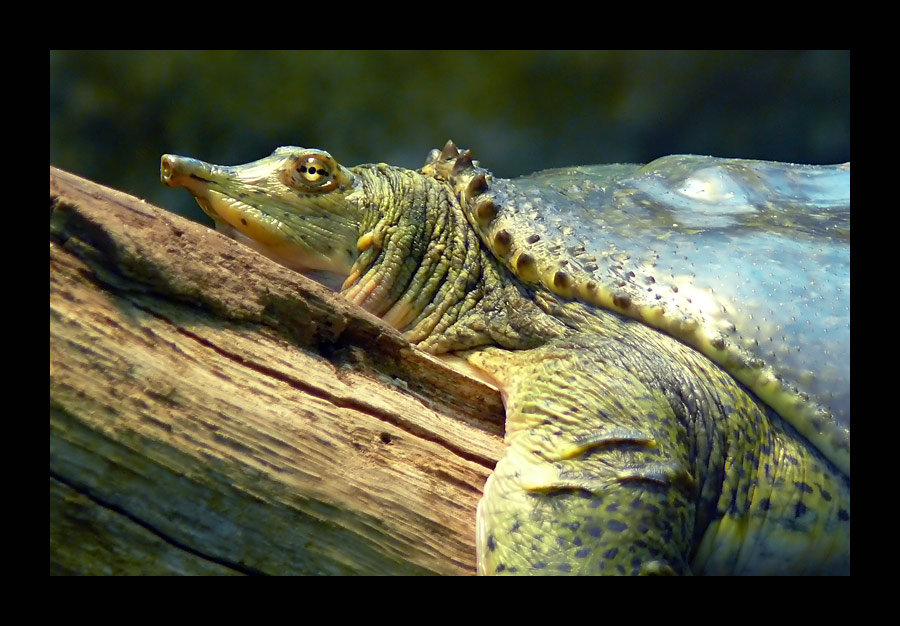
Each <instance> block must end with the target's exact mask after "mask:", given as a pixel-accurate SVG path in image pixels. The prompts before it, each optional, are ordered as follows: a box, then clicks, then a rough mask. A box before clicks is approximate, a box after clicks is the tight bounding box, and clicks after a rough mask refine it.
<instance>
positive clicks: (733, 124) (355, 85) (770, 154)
mask: <svg viewBox="0 0 900 626" xmlns="http://www.w3.org/2000/svg"><path fill="white" fill-rule="evenodd" d="M448 138H452V139H453V140H454V141H455V142H456V143H457V145H459V146H461V147H468V148H471V149H472V151H473V154H474V156H475V158H476V159H479V160H480V161H481V163H482V165H484V166H485V167H487V168H488V169H491V170H493V171H494V173H495V174H497V175H499V176H516V175H519V174H526V173H529V172H532V171H535V170H539V169H544V168H548V167H560V166H564V165H573V164H582V165H583V164H590V163H611V162H624V161H631V162H647V161H650V160H653V159H654V158H656V157H659V156H662V155H666V154H674V153H694V154H711V155H715V156H733V157H742V158H756V159H769V160H778V161H792V162H800V163H837V162H843V161H848V160H850V53H849V52H827V51H826V52H819V51H812V52H810V51H789V52H577V51H564V52H457V51H450V52H397V51H375V52H365V51H353V52H326V51H305V52H276V51H264V52H222V51H216V52H192V51H158V52H131V51H128V52H62V51H61V52H51V53H50V163H51V164H53V165H56V166H59V167H61V168H63V169H66V170H69V171H72V172H75V173H77V174H80V175H82V176H85V177H87V178H90V179H93V180H96V181H98V182H102V183H104V184H107V185H110V186H113V187H116V188H119V189H122V190H124V191H128V192H130V193H133V194H135V195H138V196H140V197H143V198H146V199H147V200H148V201H150V202H153V203H154V204H158V205H161V206H164V207H168V208H171V209H173V210H177V211H179V212H182V213H189V214H190V215H191V216H192V217H194V218H197V219H200V216H201V215H202V214H201V213H200V212H199V209H198V208H197V207H196V205H194V204H193V200H192V199H191V198H190V196H189V194H188V193H187V192H185V191H184V190H172V189H167V188H165V187H163V186H162V185H161V184H160V183H159V158H160V155H162V154H163V153H165V152H171V153H175V154H182V155H188V156H193V157H196V158H199V159H203V160H205V161H210V162H213V163H219V164H227V165H233V164H238V163H245V162H247V161H252V160H254V159H257V158H260V157H262V156H265V155H267V154H269V153H270V152H271V151H272V150H273V149H274V148H275V147H277V146H281V145H298V146H304V147H316V148H322V149H325V150H328V151H329V152H330V153H331V154H332V155H334V156H335V157H336V158H337V159H338V160H339V161H341V162H342V163H343V164H345V165H355V164H357V163H363V162H378V161H383V162H387V163H392V164H394V165H401V166H405V167H410V168H417V167H420V166H421V165H422V162H423V160H424V157H425V154H426V153H427V152H428V150H429V149H430V148H433V147H440V146H441V145H443V143H444V142H445V141H446V140H447V139H448ZM202 219H204V220H205V218H202Z"/></svg>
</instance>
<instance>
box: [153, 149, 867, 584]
mask: <svg viewBox="0 0 900 626" xmlns="http://www.w3.org/2000/svg"><path fill="white" fill-rule="evenodd" d="M460 163H461V165H459V164H460ZM470 166H471V161H470V159H469V158H468V157H467V155H466V154H463V155H462V157H461V156H460V154H459V153H458V151H456V149H455V147H452V145H449V144H448V147H446V148H445V149H444V151H443V152H437V153H433V154H432V155H431V157H430V160H429V163H428V164H426V167H425V168H424V170H423V171H422V172H415V171H410V170H404V169H401V168H396V167H392V166H389V165H385V164H378V165H361V166H357V167H355V168H352V169H347V168H344V167H342V166H341V165H339V164H338V163H337V162H336V161H335V160H334V159H333V158H332V157H331V156H330V155H329V154H328V153H326V152H323V151H321V150H306V149H302V148H290V147H289V148H280V149H278V150H276V151H275V152H274V153H273V154H272V156H270V157H268V158H266V159H262V160H260V161H257V162H254V163H250V164H247V165H245V166H239V167H233V168H230V167H219V166H212V165H209V164H206V163H203V162H200V161H196V160H193V159H187V158H183V157H175V156H169V155H166V156H164V157H163V160H162V178H163V181H164V182H165V183H166V184H168V185H170V186H184V187H186V188H188V189H189V190H190V191H191V193H193V194H194V195H195V197H197V200H198V202H199V203H200V205H201V207H203V208H204V210H205V211H206V212H207V213H208V214H209V215H210V216H211V217H212V218H213V219H214V220H215V222H216V225H217V228H218V229H219V230H221V231H223V232H225V233H227V234H229V235H230V236H233V237H235V238H237V239H239V240H241V241H244V242H246V243H248V244H249V245H252V246H253V247H255V248H256V249H258V250H260V251H261V252H263V253H264V254H266V255H268V256H271V257H272V258H275V259H277V260H279V261H280V262H282V263H284V264H286V265H288V266H289V267H293V268H295V269H298V270H301V271H306V272H310V271H312V272H315V273H317V274H318V273H321V272H326V273H333V274H338V275H340V276H342V277H346V280H345V281H344V283H343V285H342V288H341V292H342V293H343V294H344V295H345V296H346V297H347V298H348V299H349V300H351V301H352V302H355V303H357V304H359V305H360V306H363V307H364V308H366V309H367V310H369V311H372V312H373V313H375V314H377V315H379V316H381V317H382V318H383V319H385V320H386V321H388V322H389V323H390V324H392V325H393V326H395V327H396V328H398V329H399V330H401V331H402V332H404V333H405V335H406V336H407V337H408V338H409V340H410V341H412V342H413V343H415V344H417V345H418V346H419V347H420V348H422V349H424V350H427V351H429V352H431V353H434V354H438V355H442V354H453V355H456V356H460V357H462V358H463V359H465V360H466V361H467V362H468V364H469V366H470V367H472V368H474V369H475V370H477V371H478V372H480V373H481V375H483V376H485V377H487V378H489V379H491V380H493V381H494V382H496V384H497V385H498V387H499V388H500V389H501V391H502V393H503V397H504V402H505V405H506V410H507V427H506V442H507V446H508V449H507V452H506V455H505V456H504V457H503V458H502V459H501V461H500V462H499V463H498V465H497V468H496V470H495V472H494V473H493V474H492V476H491V477H490V479H489V480H488V482H487V484H486V486H485V496H484V498H483V499H482V502H481V504H480V505H479V512H478V520H477V539H478V541H477V544H478V563H477V566H478V570H479V572H480V573H486V574H688V573H703V574H748V573H779V574H781V573H788V574H790V573H795V574H796V573H849V568H850V564H849V559H850V545H849V536H850V520H849V516H850V481H849V474H848V473H845V472H842V471H841V470H839V469H838V468H837V467H836V466H835V465H834V464H833V463H832V462H831V461H829V460H828V459H827V458H826V456H825V455H823V454H822V453H821V452H820V451H819V450H818V449H817V448H816V447H815V446H814V445H813V444H811V443H810V442H809V441H808V440H807V439H806V438H805V437H803V436H801V435H799V434H798V433H797V431H796V430H795V429H794V428H793V427H792V426H791V425H790V424H789V423H787V422H786V421H785V420H783V419H781V417H780V416H779V415H778V414H776V412H775V411H774V410H773V409H772V408H771V407H770V406H769V405H767V404H765V403H763V402H762V401H761V400H760V399H759V398H758V397H757V396H756V395H754V394H752V393H750V392H749V391H748V389H747V388H746V387H744V386H743V385H742V384H741V383H739V382H737V381H736V380H735V378H734V377H733V376H732V375H731V374H730V373H729V372H726V371H725V370H724V369H723V368H722V366H720V365H717V364H716V363H714V362H713V361H711V360H710V359H709V358H707V356H704V355H703V354H701V353H700V352H698V350H697V349H695V348H693V347H689V346H688V345H686V344H685V343H683V341H684V339H683V338H681V337H679V338H680V339H682V341H678V340H676V339H674V338H672V337H670V336H669V335H667V334H663V333H661V332H659V330H656V329H654V328H652V327H651V326H649V325H648V324H647V323H645V322H643V321H641V320H638V319H631V318H629V317H628V316H627V315H626V316H623V315H622V314H621V313H622V312H621V311H618V312H616V311H615V310H613V311H610V310H606V309H605V308H603V307H601V306H598V305H596V304H592V303H590V302H584V301H583V299H580V298H578V297H576V296H577V295H578V294H576V293H567V289H568V287H569V286H570V285H569V284H568V283H567V282H566V280H565V279H566V278H567V277H568V276H563V279H562V280H559V276H558V275H557V276H554V278H556V279H557V283H561V284H557V287H559V288H558V289H548V288H545V287H542V286H541V284H540V280H539V279H540V277H541V269H540V267H539V265H540V262H541V261H542V259H543V258H542V257H540V256H538V258H537V259H536V261H537V262H536V263H535V267H534V272H533V273H532V274H531V275H529V271H528V270H529V267H528V263H527V262H526V263H520V264H519V265H513V266H512V267H510V264H509V258H507V259H503V254H498V252H497V250H496V248H497V246H498V245H499V246H500V247H501V250H500V251H499V252H501V253H503V252H505V253H507V256H509V253H510V251H511V249H512V245H511V242H510V241H507V240H506V239H505V238H504V236H503V235H499V240H498V231H497V230H496V229H494V230H493V231H490V232H489V233H487V234H486V233H485V232H481V231H483V230H490V225H491V223H492V220H493V219H494V218H495V217H496V213H497V212H496V211H495V210H493V209H492V208H491V207H488V209H486V210H484V211H483V212H482V213H480V214H479V213H478V212H477V207H478V206H481V207H482V208H484V207H483V204H482V205H472V206H469V207H467V206H466V199H467V198H466V192H467V191H468V192H469V199H471V197H473V196H474V195H477V194H472V193H471V192H472V188H473V186H472V180H475V187H477V189H476V191H478V192H481V191H483V189H481V181H479V180H478V179H477V174H478V171H477V170H475V171H474V175H473V172H472V171H470ZM456 187H459V188H456ZM538 208H539V207H538ZM501 209H502V207H501ZM467 211H468V213H467ZM481 218H484V219H483V220H482V221H479V220H480V219H481ZM501 230H502V229H501ZM486 238H489V239H486ZM485 242H487V243H485ZM516 243H518V242H516ZM507 244H510V245H509V246H508V249H502V248H504V246H507ZM519 258H521V254H520V255H519V256H518V257H517V259H519ZM848 289H849V287H848ZM579 300H582V301H579ZM688 326H690V325H688ZM691 329H693V327H691ZM673 334H674V333H673ZM848 441H849V440H848ZM848 445H849V444H848ZM828 450H829V451H832V450H833V449H832V448H828ZM847 459H848V461H847V462H848V463H849V448H848V449H847Z"/></svg>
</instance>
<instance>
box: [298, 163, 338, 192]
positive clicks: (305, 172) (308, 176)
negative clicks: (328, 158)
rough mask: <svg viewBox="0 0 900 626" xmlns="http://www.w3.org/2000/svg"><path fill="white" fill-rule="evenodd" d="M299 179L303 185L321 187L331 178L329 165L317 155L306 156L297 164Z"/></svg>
mask: <svg viewBox="0 0 900 626" xmlns="http://www.w3.org/2000/svg"><path fill="white" fill-rule="evenodd" d="M297 176H298V178H299V181H300V182H301V183H303V184H305V185H311V186H313V187H321V186H322V185H327V184H328V183H329V182H330V181H331V178H332V170H331V166H330V165H329V164H327V163H325V161H323V160H322V159H320V158H318V157H314V156H311V157H306V158H305V159H303V161H301V162H300V164H299V165H298V166H297Z"/></svg>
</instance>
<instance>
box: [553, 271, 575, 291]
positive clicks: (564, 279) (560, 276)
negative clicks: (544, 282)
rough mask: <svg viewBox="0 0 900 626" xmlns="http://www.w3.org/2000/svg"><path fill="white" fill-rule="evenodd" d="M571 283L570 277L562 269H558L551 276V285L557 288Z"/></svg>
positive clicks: (564, 287) (565, 286) (562, 287)
mask: <svg viewBox="0 0 900 626" xmlns="http://www.w3.org/2000/svg"><path fill="white" fill-rule="evenodd" d="M571 283H572V279H571V277H570V276H569V275H568V274H567V273H565V272H563V271H558V272H556V274H555V275H554V276H553V285H554V286H556V287H557V288H559V289H566V288H567V287H569V286H570V285H571Z"/></svg>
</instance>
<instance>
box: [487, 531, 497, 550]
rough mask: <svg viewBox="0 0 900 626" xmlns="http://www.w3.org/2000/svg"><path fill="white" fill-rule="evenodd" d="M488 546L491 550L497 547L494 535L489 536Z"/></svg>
mask: <svg viewBox="0 0 900 626" xmlns="http://www.w3.org/2000/svg"><path fill="white" fill-rule="evenodd" d="M487 547H488V550H490V551H491V552H493V551H494V550H496V549H497V543H496V542H495V541H494V535H491V536H489V537H488V540H487Z"/></svg>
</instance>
